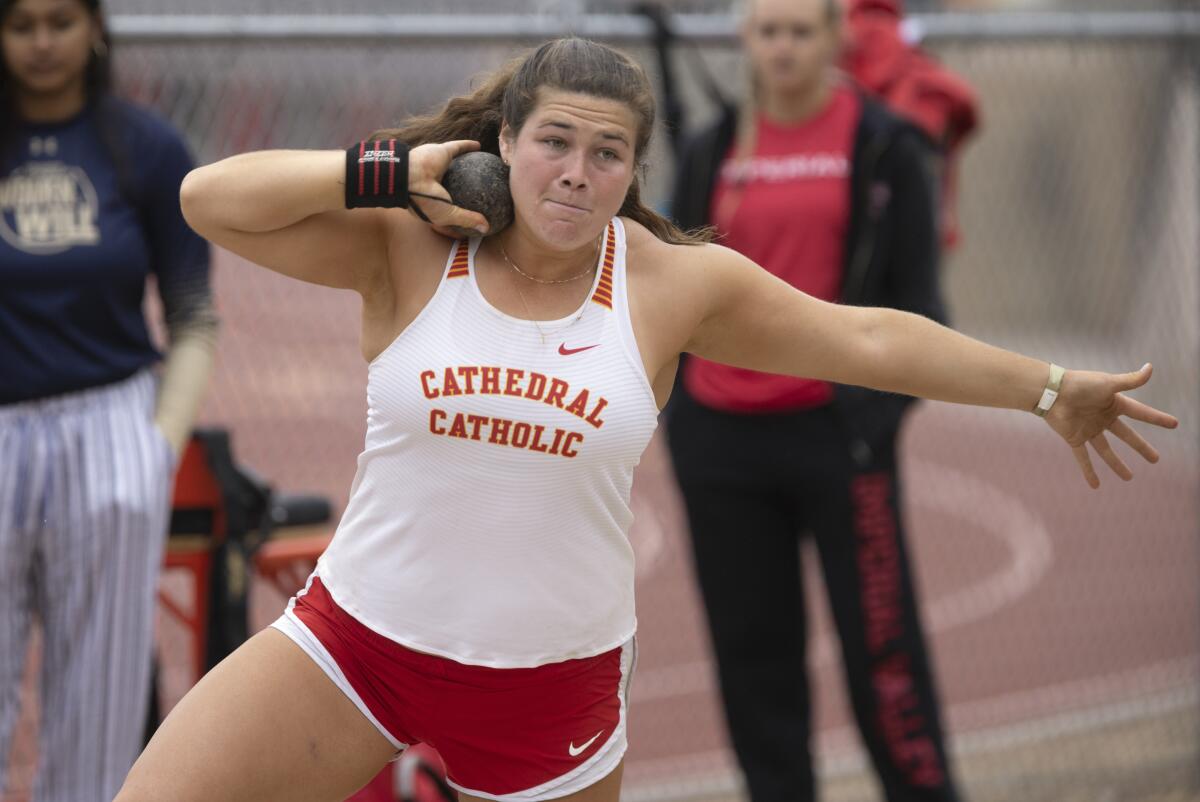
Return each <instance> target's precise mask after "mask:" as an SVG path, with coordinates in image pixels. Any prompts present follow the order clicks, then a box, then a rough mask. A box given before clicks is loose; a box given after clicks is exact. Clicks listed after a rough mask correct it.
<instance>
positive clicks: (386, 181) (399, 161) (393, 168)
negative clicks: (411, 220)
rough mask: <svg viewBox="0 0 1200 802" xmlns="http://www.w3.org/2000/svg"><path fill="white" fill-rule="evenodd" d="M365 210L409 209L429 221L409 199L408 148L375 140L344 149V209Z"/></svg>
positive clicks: (392, 140)
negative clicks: (372, 208) (370, 208)
mask: <svg viewBox="0 0 1200 802" xmlns="http://www.w3.org/2000/svg"><path fill="white" fill-rule="evenodd" d="M437 200H440V198H438V199H437ZM368 207H374V208H383V209H412V211H413V213H414V214H415V215H416V216H417V217H419V218H421V219H422V220H424V221H425V222H427V223H428V222H429V218H428V217H426V216H425V213H424V212H422V211H421V209H420V208H419V207H417V205H416V204H414V203H413V202H412V198H411V197H410V196H409V192H408V145H406V144H404V143H403V142H397V141H396V140H395V139H376V140H371V141H365V142H359V143H358V144H356V145H351V146H350V147H348V148H346V208H347V209H362V208H368Z"/></svg>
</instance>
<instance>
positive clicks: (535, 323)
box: [496, 234, 604, 345]
mask: <svg viewBox="0 0 1200 802" xmlns="http://www.w3.org/2000/svg"><path fill="white" fill-rule="evenodd" d="M603 236H604V235H603V234H601V235H600V237H603ZM496 245H497V246H498V247H499V248H500V255H501V256H503V257H504V261H505V262H507V263H508V266H509V267H511V268H512V269H513V270H515V271H517V273H518V274H519V275H521V276H523V277H524V278H527V279H529V280H530V281H533V282H536V283H537V284H568V283H570V282H572V281H575V280H576V279H580V278H583V277H584V276H586V275H587V274H588V273H591V272H592V269H593V268H594V267H595V265H596V261H597V260H598V259H599V256H600V238H597V239H596V251H595V253H594V254H593V258H592V263H591V264H590V265H588V267H587V269H586V270H584V271H583V272H582V273H578V274H576V275H574V276H571V277H570V278H561V279H556V280H554V281H547V280H546V279H541V278H535V277H533V276H531V275H529V274H528V273H526V272H525V271H524V270H522V269H521V268H519V267H517V266H516V265H515V264H514V263H513V260H512V259H509V258H508V253H506V252H505V250H504V246H503V245H501V244H500V241H499V240H496ZM516 290H517V297H518V298H520V299H521V306H522V307H524V308H525V318H526V320H528V321H529V322H530V323H532V324H533V327H534V328H535V329H537V333H538V337H539V338H541V341H542V345H545V344H546V332H544V331H542V327H541V324H539V323H538V321H537V318H535V317H534V316H533V312H532V311H530V309H529V302H528V301H526V300H525V293H523V292H521V288H520V287H519V286H518V287H517V288H516ZM582 316H583V313H582V312H580V313H578V314H576V315H575V317H574V318H573V319H572V320H571V321H569V322H568V323H567V325H566V326H563V327H562V328H564V329H565V328H568V327H570V326H571V324H573V323H574V322H575V321H576V320H579V318H580V317H582Z"/></svg>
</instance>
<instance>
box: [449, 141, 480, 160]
mask: <svg viewBox="0 0 1200 802" xmlns="http://www.w3.org/2000/svg"><path fill="white" fill-rule="evenodd" d="M442 146H443V147H446V148H449V149H450V158H454V157H455V156H460V155H462V154H463V153H470V152H471V151H473V150H479V143H478V142H476V141H475V140H474V139H452V140H451V141H449V142H443V143H442Z"/></svg>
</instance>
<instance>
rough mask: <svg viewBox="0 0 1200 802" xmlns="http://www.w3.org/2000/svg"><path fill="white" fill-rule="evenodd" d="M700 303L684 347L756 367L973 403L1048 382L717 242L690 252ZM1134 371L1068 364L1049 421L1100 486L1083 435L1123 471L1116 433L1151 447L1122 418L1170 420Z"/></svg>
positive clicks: (946, 333)
mask: <svg viewBox="0 0 1200 802" xmlns="http://www.w3.org/2000/svg"><path fill="white" fill-rule="evenodd" d="M691 252H692V253H693V254H695V256H693V257H692V258H691V260H690V261H691V269H693V270H696V273H695V276H696V280H697V281H698V283H699V286H700V288H701V289H700V291H699V292H698V293H697V297H698V298H700V299H701V300H700V303H701V304H702V307H703V313H702V314H701V316H700V320H699V323H698V324H697V325H696V327H695V329H694V331H693V332H692V335H691V339H690V342H689V343H688V346H687V350H688V351H691V352H693V353H696V354H698V355H700V356H702V357H705V358H706V359H712V360H715V361H719V362H726V363H728V364H732V365H737V366H740V367H747V368H752V369H755V370H763V371H769V372H772V373H784V374H789V375H793V376H809V377H812V378H818V379H825V380H827V381H833V382H841V383H844V384H857V385H861V386H864V387H872V388H875V389H878V390H885V391H889V392H896V393H904V394H906V395H913V396H919V397H922V398H930V399H935V400H939V401H951V402H954V403H959V404H974V405H978V406H992V407H1008V408H1011V409H1021V410H1027V411H1032V410H1033V408H1034V407H1035V406H1036V405H1037V403H1038V400H1039V399H1040V398H1041V396H1042V392H1043V390H1044V389H1045V388H1046V385H1047V378H1048V374H1049V366H1048V364H1047V363H1046V362H1044V361H1041V360H1038V359H1033V358H1031V357H1027V356H1023V355H1021V354H1017V353H1014V352H1012V351H1006V350H1004V349H1003V348H997V347H995V346H992V345H988V344H987V343H983V342H980V341H978V340H975V339H972V338H970V337H967V336H965V335H963V334H960V333H958V332H956V331H954V330H952V329H948V328H946V327H944V326H942V325H940V324H938V323H935V322H933V321H932V320H928V319H927V318H923V317H920V316H919V315H913V314H910V313H908V312H901V311H898V310H895V309H884V308H875V307H854V306H842V305H839V304H833V303H826V302H824V301H819V300H817V299H815V298H812V297H811V296H808V295H805V294H804V293H802V292H799V291H797V290H795V289H793V288H792V287H791V286H789V285H788V284H786V283H784V282H783V281H780V280H779V279H777V278H775V277H774V276H772V275H770V274H769V273H767V272H766V271H765V270H762V269H761V268H759V267H758V266H757V265H755V264H754V263H753V262H750V261H749V260H748V259H745V258H744V257H742V256H740V255H738V254H736V253H734V252H733V251H730V250H728V249H725V248H721V247H719V246H705V247H703V248H698V249H691ZM1149 378H1150V366H1149V365H1148V364H1147V365H1145V366H1144V367H1143V368H1142V369H1141V370H1138V371H1135V372H1132V373H1121V374H1111V373H1101V372H1095V371H1082V370H1069V371H1067V373H1066V375H1065V377H1064V378H1063V380H1062V386H1061V390H1060V392H1059V397H1058V401H1057V402H1056V403H1055V404H1054V406H1053V407H1052V408H1051V410H1050V412H1049V414H1047V415H1046V422H1047V423H1049V424H1050V426H1051V427H1052V428H1053V429H1054V430H1055V431H1056V432H1058V434H1060V435H1061V436H1062V437H1063V439H1065V440H1066V441H1067V443H1068V444H1069V445H1070V446H1071V447H1072V449H1073V450H1074V452H1075V457H1076V459H1077V461H1078V462H1079V465H1080V469H1081V470H1082V471H1083V474H1084V477H1085V478H1086V479H1087V482H1088V484H1090V485H1091V486H1093V487H1096V486H1098V485H1099V479H1098V477H1097V476H1096V472H1095V470H1094V469H1093V468H1092V465H1091V461H1090V458H1089V456H1088V452H1087V448H1086V445H1087V444H1089V443H1090V444H1091V445H1092V447H1093V448H1094V449H1095V450H1096V452H1097V453H1098V454H1099V455H1100V457H1101V458H1102V459H1103V460H1104V461H1105V462H1106V463H1107V464H1108V465H1109V467H1110V468H1112V470H1113V472H1114V473H1116V474H1117V475H1118V476H1120V477H1121V478H1123V479H1129V478H1132V473H1131V472H1130V470H1129V468H1128V467H1127V466H1126V465H1125V464H1124V463H1123V462H1122V461H1121V459H1120V457H1118V456H1117V455H1116V453H1115V452H1114V451H1113V450H1112V448H1111V446H1110V445H1109V443H1108V441H1107V440H1106V438H1105V432H1106V431H1109V432H1112V433H1113V434H1114V435H1116V436H1117V437H1119V438H1120V439H1122V440H1124V441H1125V442H1126V443H1128V444H1129V445H1130V446H1131V447H1132V448H1134V449H1135V450H1136V451H1137V452H1138V453H1139V454H1141V455H1142V456H1143V457H1144V458H1145V459H1146V460H1147V461H1149V462H1155V461H1157V459H1158V454H1157V452H1155V450H1154V449H1153V447H1151V446H1150V445H1149V444H1148V443H1147V442H1146V441H1145V440H1144V439H1142V437H1141V436H1140V435H1138V434H1137V432H1135V431H1134V430H1133V429H1131V428H1130V427H1129V426H1128V425H1127V424H1126V423H1125V422H1124V420H1122V416H1126V417H1129V418H1133V419H1136V420H1140V421H1144V422H1146V423H1151V424H1154V425H1156V426H1162V427H1164V428H1168V429H1171V428H1174V427H1175V426H1177V425H1178V421H1177V420H1176V419H1175V418H1174V417H1172V416H1171V415H1168V414H1167V413H1165V412H1162V411H1160V410H1157V409H1155V408H1153V407H1151V406H1148V405H1146V404H1143V403H1141V402H1139V401H1135V400H1133V399H1132V398H1129V397H1128V396H1126V395H1124V393H1125V392H1126V391H1129V390H1133V389H1135V388H1137V387H1140V386H1142V385H1143V384H1145V383H1146V382H1147V381H1148V380H1149Z"/></svg>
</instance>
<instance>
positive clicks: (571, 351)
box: [558, 343, 600, 356]
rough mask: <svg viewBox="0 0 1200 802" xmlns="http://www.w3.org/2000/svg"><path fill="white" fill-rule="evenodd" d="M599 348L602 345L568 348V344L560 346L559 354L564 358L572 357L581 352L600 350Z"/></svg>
mask: <svg viewBox="0 0 1200 802" xmlns="http://www.w3.org/2000/svg"><path fill="white" fill-rule="evenodd" d="M599 347H600V343H596V344H595V345H585V346H583V347H582V348H568V347H567V344H566V343H563V344H562V345H560V346H558V352H559V353H560V354H562V355H563V356H570V355H571V354H578V353H579V352H580V351H588V350H591V349H592V348H599Z"/></svg>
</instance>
